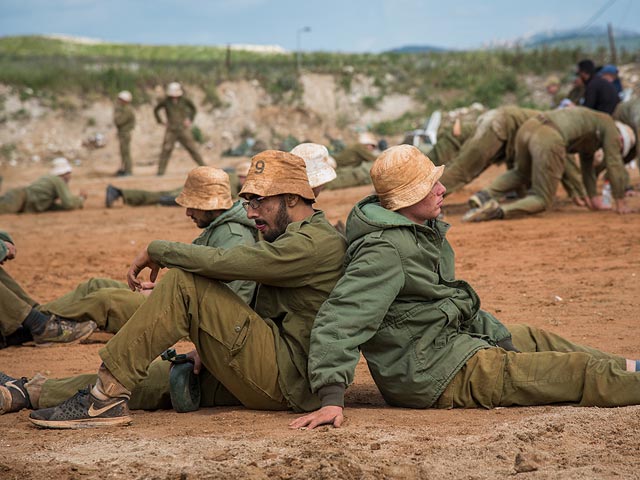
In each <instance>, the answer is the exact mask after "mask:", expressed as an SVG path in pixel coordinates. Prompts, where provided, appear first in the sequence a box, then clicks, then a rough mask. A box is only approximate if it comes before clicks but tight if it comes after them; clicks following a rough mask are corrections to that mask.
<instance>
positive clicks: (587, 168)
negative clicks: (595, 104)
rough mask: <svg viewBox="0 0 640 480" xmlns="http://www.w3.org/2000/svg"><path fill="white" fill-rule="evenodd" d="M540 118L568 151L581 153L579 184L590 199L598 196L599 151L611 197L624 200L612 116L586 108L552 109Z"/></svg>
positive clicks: (624, 180) (617, 137)
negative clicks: (595, 157) (596, 158)
mask: <svg viewBox="0 0 640 480" xmlns="http://www.w3.org/2000/svg"><path fill="white" fill-rule="evenodd" d="M543 116H544V117H545V118H546V119H548V121H550V122H551V125H552V126H554V127H555V129H556V131H557V132H558V133H560V135H561V136H562V139H563V140H564V143H565V146H566V149H567V152H569V153H579V154H580V168H581V170H582V181H583V183H584V186H585V189H586V190H587V195H588V196H589V197H595V196H596V195H598V193H597V190H596V170H595V167H594V165H593V154H594V153H595V152H596V151H597V150H598V149H599V148H602V151H603V152H604V159H603V164H604V165H605V167H606V170H607V176H608V178H609V181H610V182H611V193H612V194H613V197H614V198H623V197H624V188H625V185H626V176H625V173H626V172H625V169H624V163H623V162H622V154H621V153H620V140H619V133H618V129H617V128H616V124H615V122H614V121H613V119H612V118H611V116H610V115H607V114H606V113H602V112H597V111H595V110H592V109H590V108H586V107H571V108H565V109H562V110H553V111H550V112H544V114H543Z"/></svg>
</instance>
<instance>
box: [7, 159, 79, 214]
mask: <svg viewBox="0 0 640 480" xmlns="http://www.w3.org/2000/svg"><path fill="white" fill-rule="evenodd" d="M72 170H73V169H72V168H71V165H70V164H69V162H68V161H67V159H66V158H64V157H59V158H56V159H54V160H53V167H52V169H51V171H50V172H49V175H45V176H44V177H40V178H39V179H38V180H36V181H35V182H33V183H32V184H31V185H29V186H27V187H21V188H14V189H11V190H8V191H7V193H5V194H4V195H2V196H0V214H2V213H39V212H45V211H47V210H75V209H77V208H82V206H83V204H84V201H85V200H86V199H87V194H86V193H85V192H80V195H78V196H76V195H73V194H72V193H71V191H70V190H69V186H68V184H69V181H70V180H71V172H72Z"/></svg>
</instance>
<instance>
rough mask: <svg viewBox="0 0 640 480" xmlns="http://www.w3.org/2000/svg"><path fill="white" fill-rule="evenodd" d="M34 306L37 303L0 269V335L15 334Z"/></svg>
mask: <svg viewBox="0 0 640 480" xmlns="http://www.w3.org/2000/svg"><path fill="white" fill-rule="evenodd" d="M36 305H37V302H36V301H35V300H33V299H32V298H31V297H30V296H29V294H28V293H27V292H25V291H24V290H23V289H22V287H21V286H20V285H18V282H16V281H15V280H14V279H13V278H12V277H11V275H9V273H8V272H7V271H6V270H5V269H4V268H2V267H0V313H1V314H0V335H2V336H5V337H7V336H9V335H11V334H12V333H13V332H15V331H16V330H17V329H18V327H20V325H22V322H24V319H25V318H27V315H28V314H29V312H30V311H31V309H32V308H33V307H34V306H36Z"/></svg>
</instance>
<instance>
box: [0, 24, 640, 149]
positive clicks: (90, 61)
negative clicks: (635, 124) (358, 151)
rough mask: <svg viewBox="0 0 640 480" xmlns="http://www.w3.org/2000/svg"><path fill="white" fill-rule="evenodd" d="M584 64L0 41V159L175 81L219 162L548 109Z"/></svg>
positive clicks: (470, 55) (98, 122) (564, 59)
mask: <svg viewBox="0 0 640 480" xmlns="http://www.w3.org/2000/svg"><path fill="white" fill-rule="evenodd" d="M585 57H590V58H593V59H594V61H596V63H606V62H608V61H609V58H608V51H607V50H606V49H604V48H599V49H596V50H592V51H590V50H584V49H582V48H580V47H575V48H546V47H545V48H538V49H525V48H513V49H506V48H505V49H494V50H478V51H456V52H452V51H431V52H416V53H397V52H386V53H381V54H345V53H327V52H304V53H302V54H301V56H300V58H299V60H300V66H301V68H300V69H299V68H298V62H297V60H298V58H297V57H296V55H295V53H256V52H249V51H239V50H232V49H227V48H220V47H207V46H168V45H167V46H150V45H133V44H111V43H102V42H93V43H90V42H82V41H73V40H69V39H67V40H65V39H56V38H48V37H38V36H25V37H4V38H0V122H1V123H3V124H5V126H8V127H9V128H5V129H4V132H3V133H2V134H0V142H1V143H2V145H1V146H0V161H1V160H2V157H4V159H5V160H6V159H7V158H9V157H11V158H14V159H15V157H16V156H21V155H22V156H24V155H33V154H36V155H41V154H40V153H39V152H37V151H35V150H36V147H33V149H32V151H31V152H25V153H24V154H20V151H21V149H22V150H24V148H23V145H22V143H25V140H24V138H23V137H24V135H23V136H22V137H20V136H19V135H18V134H17V133H16V134H15V135H14V133H15V132H20V131H21V129H24V126H25V125H28V124H30V122H31V121H32V120H34V119H35V118H36V117H37V118H39V119H41V120H42V119H44V118H45V117H47V116H49V118H53V119H63V120H64V121H76V122H82V124H78V125H77V126H76V127H75V132H76V133H75V135H76V136H81V137H85V136H87V135H89V134H91V133H92V132H95V131H97V130H100V131H108V130H109V129H112V128H113V127H112V125H111V119H110V109H111V103H110V102H111V101H112V100H113V98H114V97H115V95H116V94H117V92H118V91H120V90H123V89H127V90H130V91H131V92H132V93H133V96H134V106H135V107H136V109H137V110H140V111H141V112H145V111H146V110H149V111H150V109H151V108H152V107H153V105H155V102H156V100H157V98H158V97H160V96H162V86H163V85H166V84H167V83H168V82H171V81H176V80H177V81H180V82H182V83H183V84H184V85H185V87H186V89H187V92H189V94H190V95H191V96H192V97H194V98H195V100H196V101H197V104H198V106H199V109H200V114H199V116H198V118H197V122H196V123H197V124H199V125H198V126H199V129H200V130H201V135H199V140H200V141H202V142H203V143H205V144H207V143H208V144H210V145H211V146H212V147H211V148H212V150H213V151H214V154H215V155H220V154H221V152H222V151H224V150H226V149H228V148H231V147H233V146H234V145H235V144H237V143H238V142H240V141H241V140H242V139H243V138H246V137H248V136H253V137H258V138H259V139H260V140H262V141H264V142H265V143H266V144H267V145H273V146H275V145H277V143H278V142H282V141H283V140H284V139H286V138H287V136H289V135H294V136H296V137H297V138H311V137H313V138H314V139H315V140H316V141H321V142H327V143H328V141H329V139H333V138H336V137H338V138H341V139H344V140H349V138H350V136H351V137H353V135H355V132H356V131H358V130H362V129H371V130H373V131H374V132H376V133H378V134H379V135H385V136H394V135H401V134H402V132H404V131H407V130H410V129H413V128H415V127H416V126H418V125H420V124H422V123H423V122H424V119H425V118H426V117H427V116H428V115H429V114H430V113H431V112H432V111H433V110H435V109H441V110H445V111H451V110H455V109H466V108H467V107H469V106H470V105H472V104H476V105H477V104H481V105H482V108H492V107H496V106H499V105H502V104H507V103H508V104H518V105H521V106H526V107H538V108H545V107H546V106H547V105H548V101H549V99H548V97H547V96H546V94H545V93H544V88H543V83H544V79H545V78H546V77H547V76H548V75H549V74H555V75H558V76H559V77H560V79H561V80H562V81H563V82H564V83H565V86H566V87H569V84H570V83H571V81H572V79H573V71H574V68H575V67H574V66H575V63H576V61H577V60H580V59H582V58H585ZM618 58H619V62H618V63H619V64H621V65H622V64H631V65H632V66H633V65H635V66H636V67H637V64H638V61H639V59H640V50H635V51H629V50H623V51H621V52H620V53H619V56H618ZM634 68H635V67H634ZM636 70H637V69H636ZM634 71H635V70H634ZM636 76H637V75H636ZM92 109H93V110H92ZM92 112H93V113H92ZM79 118H80V119H79ZM145 118H147V119H148V120H150V121H152V114H151V113H148V114H147V113H145ZM42 121H44V120H42ZM221 122H222V123H223V124H224V127H225V128H224V130H222V129H221V128H220V124H221ZM31 123H32V122H31ZM153 127H154V125H151V124H149V125H148V127H145V128H148V129H152V128H153ZM43 128H44V127H43ZM12 132H13V133H12ZM69 141H70V140H69ZM134 141H135V138H134ZM28 142H29V143H30V144H34V142H35V141H34V140H28ZM74 142H76V143H78V142H79V141H76V140H74ZM67 143H69V142H67ZM50 150H51V148H50ZM58 150H61V148H58ZM34 151H35V152H34Z"/></svg>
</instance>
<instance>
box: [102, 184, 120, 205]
mask: <svg viewBox="0 0 640 480" xmlns="http://www.w3.org/2000/svg"><path fill="white" fill-rule="evenodd" d="M121 196H122V192H121V191H120V189H118V188H116V187H114V186H113V185H107V193H106V197H105V202H104V203H105V205H106V207H107V208H111V207H112V206H113V203H114V202H115V201H116V200H118V199H119V198H120V197H121Z"/></svg>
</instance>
